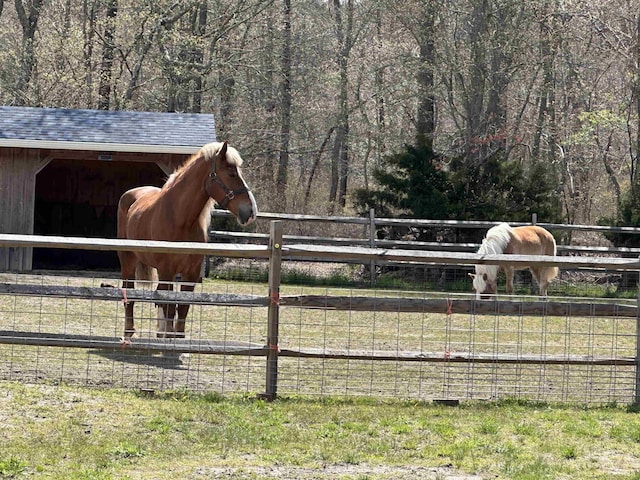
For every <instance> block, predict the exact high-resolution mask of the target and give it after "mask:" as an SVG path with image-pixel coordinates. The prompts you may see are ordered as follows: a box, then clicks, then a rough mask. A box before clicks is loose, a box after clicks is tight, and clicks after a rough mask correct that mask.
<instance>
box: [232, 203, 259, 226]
mask: <svg viewBox="0 0 640 480" xmlns="http://www.w3.org/2000/svg"><path fill="white" fill-rule="evenodd" d="M257 214H258V209H257V208H256V204H255V201H253V202H251V203H250V204H243V205H240V207H239V208H238V215H237V219H238V223H239V224H240V225H249V224H250V223H251V222H253V221H254V220H255V219H256V215H257Z"/></svg>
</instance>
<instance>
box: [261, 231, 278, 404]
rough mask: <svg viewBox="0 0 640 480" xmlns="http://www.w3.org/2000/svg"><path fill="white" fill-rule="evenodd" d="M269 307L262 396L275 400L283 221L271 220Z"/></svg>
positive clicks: (276, 390)
mask: <svg viewBox="0 0 640 480" xmlns="http://www.w3.org/2000/svg"><path fill="white" fill-rule="evenodd" d="M269 250H270V255H269V298H270V302H269V309H268V317H267V318H268V325H267V348H268V351H267V378H266V386H265V392H264V394H263V395H262V398H265V399H267V400H274V399H275V398H276V394H277V392H278V354H279V351H280V349H279V347H278V327H279V321H280V277H281V271H282V221H280V220H274V221H272V222H271V225H270V231H269Z"/></svg>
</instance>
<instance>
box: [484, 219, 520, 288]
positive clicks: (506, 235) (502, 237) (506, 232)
mask: <svg viewBox="0 0 640 480" xmlns="http://www.w3.org/2000/svg"><path fill="white" fill-rule="evenodd" d="M512 235H513V233H512V228H511V226H510V225H509V224H508V223H500V224H498V225H496V226H495V227H491V228H490V229H489V231H488V232H487V234H486V235H485V237H484V239H483V240H482V245H480V248H479V249H478V252H477V253H480V254H482V255H500V254H502V253H504V250H505V249H506V248H507V245H508V244H509V242H510V241H511V236H512ZM499 268H500V266H499V265H476V273H480V274H482V273H486V274H487V275H488V276H489V277H490V278H495V277H496V276H497V275H498V269H499Z"/></svg>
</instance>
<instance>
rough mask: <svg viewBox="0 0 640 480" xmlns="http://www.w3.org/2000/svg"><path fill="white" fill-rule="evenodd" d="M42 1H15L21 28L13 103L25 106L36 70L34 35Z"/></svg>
mask: <svg viewBox="0 0 640 480" xmlns="http://www.w3.org/2000/svg"><path fill="white" fill-rule="evenodd" d="M42 3H43V0H15V6H16V13H17V14H18V20H19V21H20V25H21V27H22V52H21V56H20V59H21V68H20V74H19V75H18V80H17V83H16V86H15V94H14V102H15V104H16V105H27V104H28V103H29V102H28V93H27V92H28V90H29V86H30V83H31V79H32V77H33V72H34V70H35V68H36V53H35V35H36V31H37V29H38V20H39V18H40V11H41V9H42Z"/></svg>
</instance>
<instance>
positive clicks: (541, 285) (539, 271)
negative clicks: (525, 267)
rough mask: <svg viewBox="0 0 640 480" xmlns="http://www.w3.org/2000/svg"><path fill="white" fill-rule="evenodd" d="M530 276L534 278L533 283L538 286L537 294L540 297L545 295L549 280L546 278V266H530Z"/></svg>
mask: <svg viewBox="0 0 640 480" xmlns="http://www.w3.org/2000/svg"><path fill="white" fill-rule="evenodd" d="M530 270H531V276H532V277H533V279H534V283H535V284H536V285H537V286H538V294H539V295H540V296H541V297H546V296H547V286H548V285H549V280H547V269H546V268H530Z"/></svg>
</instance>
